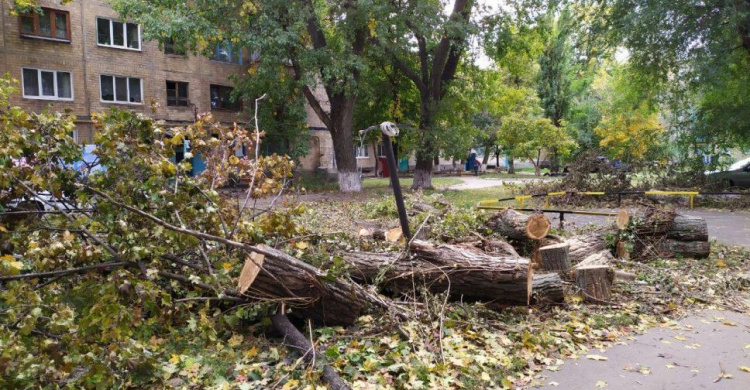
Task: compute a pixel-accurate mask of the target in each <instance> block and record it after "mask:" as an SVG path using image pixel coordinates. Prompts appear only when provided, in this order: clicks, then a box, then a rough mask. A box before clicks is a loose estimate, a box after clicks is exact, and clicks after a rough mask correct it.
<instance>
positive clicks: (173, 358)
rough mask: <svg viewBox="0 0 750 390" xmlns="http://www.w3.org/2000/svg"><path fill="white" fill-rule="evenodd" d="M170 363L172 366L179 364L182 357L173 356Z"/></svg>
mask: <svg viewBox="0 0 750 390" xmlns="http://www.w3.org/2000/svg"><path fill="white" fill-rule="evenodd" d="M169 362H170V363H172V364H177V363H179V362H180V355H177V354H172V357H171V358H170V359H169Z"/></svg>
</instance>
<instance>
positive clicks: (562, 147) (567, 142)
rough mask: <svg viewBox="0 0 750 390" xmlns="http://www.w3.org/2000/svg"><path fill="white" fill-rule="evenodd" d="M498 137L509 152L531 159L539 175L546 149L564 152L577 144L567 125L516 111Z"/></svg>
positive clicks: (509, 117)
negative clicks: (559, 125) (556, 124)
mask: <svg viewBox="0 0 750 390" xmlns="http://www.w3.org/2000/svg"><path fill="white" fill-rule="evenodd" d="M497 141H498V143H499V144H500V145H501V146H502V147H503V150H505V151H506V152H507V153H508V155H509V156H512V157H515V158H523V159H527V160H529V162H531V163H532V164H533V165H534V170H535V174H536V175H537V176H539V175H540V166H541V156H542V152H543V151H544V150H545V149H546V150H547V151H549V150H550V149H552V148H554V149H556V150H557V151H558V153H560V154H561V155H563V156H564V155H567V154H569V153H570V151H571V150H572V148H573V147H574V146H575V142H574V141H573V139H572V138H571V137H570V136H569V135H568V133H567V131H566V130H565V127H558V126H555V125H554V124H552V121H551V120H549V118H543V117H532V116H524V115H517V114H514V115H510V116H508V117H506V118H505V119H504V120H503V124H502V125H501V126H500V130H499V131H498V133H497Z"/></svg>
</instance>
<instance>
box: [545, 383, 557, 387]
mask: <svg viewBox="0 0 750 390" xmlns="http://www.w3.org/2000/svg"><path fill="white" fill-rule="evenodd" d="M548 385H550V386H554V387H557V386H560V384H559V383H557V382H550V383H548Z"/></svg>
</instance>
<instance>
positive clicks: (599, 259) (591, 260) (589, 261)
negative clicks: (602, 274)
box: [570, 250, 636, 281]
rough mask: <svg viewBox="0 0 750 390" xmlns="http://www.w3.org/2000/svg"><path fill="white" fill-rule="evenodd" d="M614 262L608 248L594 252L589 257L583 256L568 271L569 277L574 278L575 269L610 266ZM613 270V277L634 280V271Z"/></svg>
mask: <svg viewBox="0 0 750 390" xmlns="http://www.w3.org/2000/svg"><path fill="white" fill-rule="evenodd" d="M614 263H615V258H614V257H613V256H612V254H611V253H609V251H608V250H603V251H601V252H597V253H594V254H592V255H590V256H589V257H587V258H585V259H584V260H583V261H581V262H580V263H578V264H577V265H576V266H575V267H574V268H573V270H572V271H571V273H570V277H571V279H575V275H576V270H578V269H580V268H584V267H593V266H607V267H611V266H612V265H613V264H614ZM613 272H614V278H615V279H617V280H624V281H632V280H635V278H636V275H635V274H634V273H630V272H625V271H620V270H615V269H613Z"/></svg>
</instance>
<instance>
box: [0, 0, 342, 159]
mask: <svg viewBox="0 0 750 390" xmlns="http://www.w3.org/2000/svg"><path fill="white" fill-rule="evenodd" d="M39 5H40V6H41V7H42V9H43V10H44V12H43V13H42V14H28V15H18V16H14V15H11V13H10V11H11V10H12V7H13V0H0V22H2V27H3V28H2V29H0V74H4V73H9V74H10V75H11V77H12V78H14V79H17V80H19V81H20V83H21V85H20V87H21V88H20V89H21V93H19V94H18V95H17V96H14V97H13V98H12V99H11V104H12V105H17V106H20V107H23V108H25V109H27V110H29V111H34V112H39V111H41V110H44V109H45V108H48V107H51V109H52V110H55V111H64V110H70V111H71V112H72V113H73V114H75V115H76V116H77V118H78V121H77V124H76V125H77V126H76V127H77V128H76V132H75V137H76V139H77V141H78V142H80V143H87V142H90V141H91V140H92V139H93V127H92V123H91V115H92V114H93V113H97V112H102V111H106V110H108V109H109V108H110V107H117V108H120V109H127V110H132V111H136V112H142V113H145V114H148V115H150V116H151V117H153V118H156V119H161V120H164V121H166V122H167V123H168V124H175V125H177V124H184V123H189V122H192V121H193V120H194V119H195V117H196V115H197V114H198V113H203V112H211V113H212V114H213V115H214V117H215V118H216V119H218V120H220V121H222V122H227V123H231V122H238V123H246V122H249V121H250V119H251V118H250V117H249V115H248V114H246V113H244V112H243V111H242V109H241V107H240V105H239V104H237V103H235V102H233V101H232V100H231V99H230V98H229V95H230V94H231V92H232V82H231V79H230V78H231V76H234V75H241V74H247V70H248V68H249V67H251V66H254V62H255V60H256V59H257V58H254V56H253V55H252V53H249V52H248V51H247V50H243V48H239V47H233V46H232V45H231V43H226V44H217V45H216V47H215V49H214V51H213V53H212V55H211V56H210V57H207V56H196V55H193V54H184V53H178V52H175V50H174V48H173V47H172V46H171V45H169V44H168V43H167V44H165V45H164V47H162V48H160V47H159V44H158V43H157V42H153V41H145V40H143V39H142V33H143V32H142V30H141V28H142V27H141V26H140V25H138V24H135V23H130V22H128V21H126V20H122V19H121V18H120V17H119V15H118V14H117V12H115V11H114V10H113V9H112V8H111V7H110V6H109V5H108V4H107V3H106V2H105V1H100V0H77V1H72V2H68V3H66V4H61V2H60V1H59V0H57V1H52V0H40V1H39ZM307 112H308V118H309V121H308V125H309V127H310V132H311V133H310V135H311V136H310V137H309V139H310V140H311V141H310V142H311V145H310V147H309V150H310V153H309V154H308V156H307V157H305V158H303V159H302V161H301V166H302V168H303V169H308V170H312V169H324V170H329V171H330V170H332V169H333V168H334V164H333V157H332V156H333V155H332V153H333V146H332V142H331V136H330V133H329V132H328V131H327V130H326V129H325V127H323V126H322V123H319V121H318V120H317V117H316V116H315V115H314V114H313V113H312V110H311V109H309V107H308V108H307ZM311 114H312V115H311Z"/></svg>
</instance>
